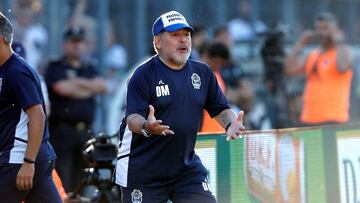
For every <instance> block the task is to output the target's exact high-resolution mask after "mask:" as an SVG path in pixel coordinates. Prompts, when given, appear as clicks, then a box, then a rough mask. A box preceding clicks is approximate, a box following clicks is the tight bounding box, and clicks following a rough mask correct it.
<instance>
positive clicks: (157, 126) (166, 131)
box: [145, 105, 174, 135]
mask: <svg viewBox="0 0 360 203" xmlns="http://www.w3.org/2000/svg"><path fill="white" fill-rule="evenodd" d="M149 109H150V110H149V115H148V117H147V120H146V122H145V130H146V131H148V132H149V133H150V134H151V135H173V134H174V131H172V130H170V127H169V126H168V125H161V123H162V120H156V118H155V116H154V114H155V109H154V107H153V106H152V105H149Z"/></svg>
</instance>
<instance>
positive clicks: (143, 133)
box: [141, 121, 151, 137]
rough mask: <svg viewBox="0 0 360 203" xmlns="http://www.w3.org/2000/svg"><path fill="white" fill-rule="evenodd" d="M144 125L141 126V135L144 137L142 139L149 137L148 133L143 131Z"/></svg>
mask: <svg viewBox="0 0 360 203" xmlns="http://www.w3.org/2000/svg"><path fill="white" fill-rule="evenodd" d="M145 123H146V121H145V122H144V124H143V125H142V126H141V134H142V135H144V137H151V135H150V133H149V132H148V131H147V130H146V129H145Z"/></svg>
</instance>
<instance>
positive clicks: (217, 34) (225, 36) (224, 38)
mask: <svg viewBox="0 0 360 203" xmlns="http://www.w3.org/2000/svg"><path fill="white" fill-rule="evenodd" d="M213 40H214V41H215V42H219V43H223V44H224V45H226V46H227V47H228V48H229V49H232V47H233V46H234V41H233V39H232V37H231V36H230V32H229V30H228V27H226V26H219V27H216V28H215V29H214V36H213Z"/></svg>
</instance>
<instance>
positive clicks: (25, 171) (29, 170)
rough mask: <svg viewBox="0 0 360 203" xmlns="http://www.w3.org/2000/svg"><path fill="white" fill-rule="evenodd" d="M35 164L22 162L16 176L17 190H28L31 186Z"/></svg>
mask: <svg viewBox="0 0 360 203" xmlns="http://www.w3.org/2000/svg"><path fill="white" fill-rule="evenodd" d="M34 173H35V166H34V164H31V163H26V162H25V163H23V164H22V165H21V168H20V170H19V172H18V174H17V176H16V187H17V188H18V189H19V190H30V189H31V188H32V186H33V177H34Z"/></svg>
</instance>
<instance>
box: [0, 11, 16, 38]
mask: <svg viewBox="0 0 360 203" xmlns="http://www.w3.org/2000/svg"><path fill="white" fill-rule="evenodd" d="M0 37H3V38H4V41H5V42H6V43H8V44H11V42H12V40H13V28H12V25H11V23H10V20H9V19H8V18H7V17H6V16H5V15H4V14H3V13H1V12H0Z"/></svg>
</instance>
